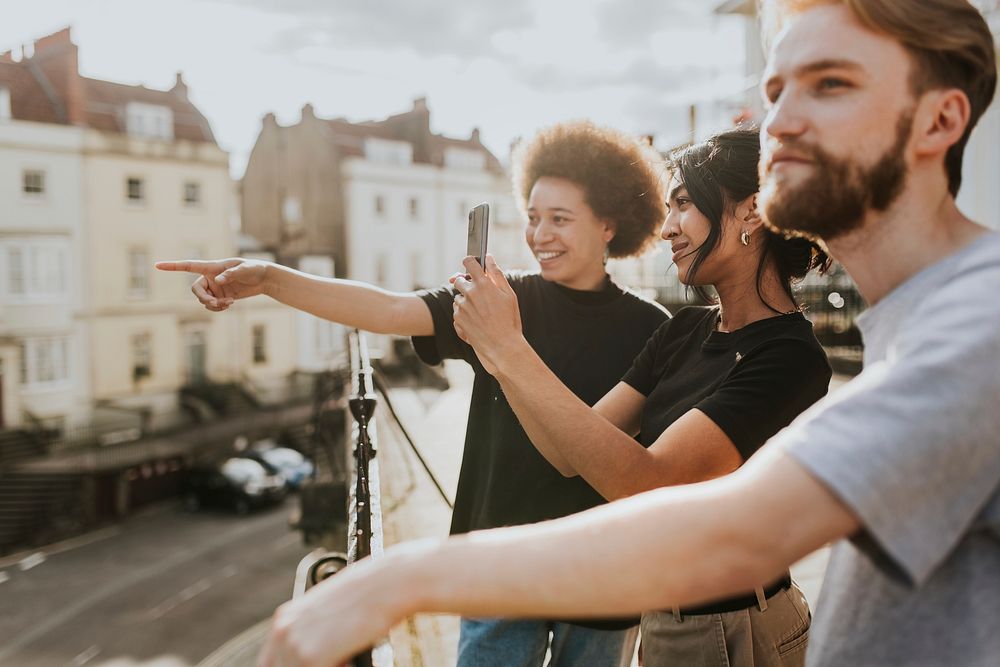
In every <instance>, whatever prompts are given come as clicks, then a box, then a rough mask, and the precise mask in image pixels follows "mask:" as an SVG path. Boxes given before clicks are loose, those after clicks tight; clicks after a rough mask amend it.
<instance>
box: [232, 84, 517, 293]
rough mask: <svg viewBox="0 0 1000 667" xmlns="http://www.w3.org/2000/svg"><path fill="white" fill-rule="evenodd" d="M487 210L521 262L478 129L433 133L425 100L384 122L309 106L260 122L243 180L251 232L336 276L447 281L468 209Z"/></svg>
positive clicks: (495, 236)
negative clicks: (283, 118)
mask: <svg viewBox="0 0 1000 667" xmlns="http://www.w3.org/2000/svg"><path fill="white" fill-rule="evenodd" d="M482 201H485V202H487V203H489V204H490V207H491V221H492V229H491V248H492V249H493V250H494V251H495V254H496V255H497V257H498V260H500V261H503V259H506V263H507V264H508V265H511V266H520V265H524V263H525V259H526V251H522V250H521V248H522V247H523V246H524V241H523V238H522V227H521V220H520V215H519V213H518V212H517V210H516V208H515V206H514V203H513V199H512V197H511V194H510V182H509V180H508V177H507V175H506V173H505V171H504V169H503V167H502V165H501V164H500V162H499V161H498V160H497V159H496V157H495V156H493V155H492V154H491V153H490V152H489V150H488V149H487V148H486V147H485V146H483V144H482V143H481V142H480V139H479V132H478V130H474V131H473V132H472V135H471V136H470V138H468V139H454V138H449V137H443V136H441V135H437V134H434V133H432V132H431V130H430V111H429V109H428V107H427V103H426V100H424V99H423V98H421V99H417V100H416V101H415V102H414V104H413V108H412V109H411V110H410V111H407V112H404V113H401V114H397V115H395V116H391V117H389V118H386V119H385V120H380V121H366V122H359V123H354V122H349V121H347V120H344V119H323V118H318V117H317V116H316V115H315V113H314V111H313V108H312V106H311V105H309V104H307V105H305V106H304V107H303V109H302V117H301V120H300V121H299V122H298V123H297V124H295V125H292V126H289V127H282V126H279V125H278V124H277V122H276V121H275V118H274V116H273V115H271V114H268V115H267V116H266V117H265V118H264V122H263V126H262V128H261V132H260V135H259V136H258V138H257V142H256V144H255V146H254V148H253V151H252V153H251V156H250V160H249V162H248V164H247V171H246V175H245V176H244V178H243V211H244V214H243V230H244V231H245V232H246V233H247V234H249V235H250V236H252V237H253V238H255V239H257V241H258V242H259V243H260V244H261V245H262V247H263V248H264V249H267V250H270V251H272V252H274V254H275V255H276V256H277V258H278V259H279V261H281V262H282V263H285V264H289V265H293V266H294V265H296V264H297V263H298V260H299V258H300V257H302V256H304V255H320V256H327V257H330V258H331V259H332V260H333V266H334V268H335V273H336V275H337V276H338V277H349V278H354V279H358V280H365V281H368V282H373V283H376V284H378V285H381V286H383V287H386V288H389V289H394V290H410V289H412V288H413V287H416V286H429V285H437V284H440V283H442V282H443V281H444V280H446V279H447V278H448V276H450V275H451V274H452V273H454V272H455V271H456V270H457V269H458V268H459V267H460V266H461V264H460V263H461V259H462V258H463V257H464V256H465V239H466V232H467V225H468V212H469V209H471V208H472V207H473V206H475V205H476V204H478V203H479V202H482Z"/></svg>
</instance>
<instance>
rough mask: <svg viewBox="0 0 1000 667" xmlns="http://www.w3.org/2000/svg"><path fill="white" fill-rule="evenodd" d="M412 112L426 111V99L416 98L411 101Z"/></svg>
mask: <svg viewBox="0 0 1000 667" xmlns="http://www.w3.org/2000/svg"><path fill="white" fill-rule="evenodd" d="M413 110H414V111H427V98H426V97H418V98H416V99H415V100H413Z"/></svg>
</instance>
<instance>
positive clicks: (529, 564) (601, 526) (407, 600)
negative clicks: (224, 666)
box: [262, 448, 858, 665]
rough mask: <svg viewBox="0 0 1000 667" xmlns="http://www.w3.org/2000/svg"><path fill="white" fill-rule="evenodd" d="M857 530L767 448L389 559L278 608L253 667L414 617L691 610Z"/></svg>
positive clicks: (343, 644)
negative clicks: (636, 490) (720, 472)
mask: <svg viewBox="0 0 1000 667" xmlns="http://www.w3.org/2000/svg"><path fill="white" fill-rule="evenodd" d="M857 526H858V524H857V521H856V519H855V518H854V516H853V515H852V514H851V513H850V512H849V511H848V510H847V509H846V508H845V507H844V506H843V505H842V504H841V503H840V501H838V500H837V499H836V498H835V497H834V496H833V495H832V494H830V493H829V491H827V489H826V487H824V486H823V485H822V484H821V483H819V482H818V481H816V480H815V479H814V478H813V477H811V476H810V475H809V474H808V473H807V472H806V471H805V470H804V469H803V468H801V467H800V466H799V465H798V464H797V463H795V462H794V461H792V460H791V459H790V458H788V457H787V456H785V455H784V454H782V453H780V452H778V451H777V450H775V449H773V448H771V449H765V450H763V451H762V452H761V453H760V454H759V455H758V456H756V457H754V458H753V459H751V461H750V462H748V463H747V464H746V465H745V466H743V467H742V468H741V469H740V470H739V471H737V472H736V473H734V474H733V475H729V476H726V477H724V478H721V479H718V480H713V481H711V482H705V483H703V484H698V485H692V486H685V487H677V488H672V489H660V490H657V491H652V492H650V493H646V494H642V495H639V496H636V497H634V498H630V499H628V500H624V501H621V502H618V503H613V504H610V505H606V506H603V507H599V508H596V509H593V510H590V511H587V512H584V513H582V514H578V515H575V516H572V517H567V518H565V519H558V520H556V521H549V522H545V523H541V524H534V525H531V526H523V527H517V528H507V529H500V530H492V531H483V532H478V533H472V534H470V535H466V536H462V537H460V538H453V539H450V540H447V541H444V542H439V543H426V542H425V543H415V544H410V545H403V546H402V548H396V549H392V550H390V551H389V552H387V554H386V556H385V557H384V558H383V559H382V560H380V561H374V562H373V561H368V562H365V563H362V564H360V565H359V566H357V567H351V568H348V569H347V570H346V571H344V572H342V573H340V574H338V575H337V576H335V577H333V578H332V579H329V580H327V581H326V582H324V583H322V584H320V585H319V586H317V587H316V588H315V589H313V590H312V591H310V592H309V593H308V594H307V595H305V596H304V597H303V598H301V599H299V600H296V601H293V602H291V603H288V604H286V605H284V606H282V607H281V608H280V609H279V610H278V612H277V613H276V614H275V620H274V627H273V629H272V632H271V635H270V637H269V640H268V644H267V646H266V647H265V653H264V658H263V661H262V664H264V665H272V664H277V663H276V657H277V656H281V657H283V658H285V659H291V660H292V663H291V664H329V663H330V662H336V661H341V660H344V659H346V658H347V657H349V656H350V655H352V654H353V653H355V652H357V651H359V650H361V649H362V648H363V647H365V646H366V645H368V644H370V643H371V642H372V641H373V640H374V639H376V638H377V637H379V636H382V635H384V634H385V633H386V632H387V631H388V629H389V628H390V627H391V626H392V625H394V624H395V623H396V622H398V621H401V620H403V619H404V618H406V617H407V616H409V615H412V614H414V613H417V612H443V613H452V614H460V615H462V616H467V617H477V616H503V617H537V618H567V617H574V616H575V617H588V616H589V617H593V616H607V615H617V614H620V615H629V614H635V613H637V612H641V611H645V610H649V609H663V608H667V607H669V606H671V605H693V604H698V603H702V602H706V601H709V600H712V599H719V598H723V597H726V596H730V595H735V594H740V593H744V592H746V591H749V590H751V589H753V587H754V586H757V585H760V583H761V582H764V581H770V580H773V579H774V578H776V577H778V576H779V575H780V574H781V573H782V572H783V571H784V570H785V569H786V568H787V567H788V566H789V564H791V563H793V562H794V561H796V560H798V559H799V558H801V557H803V556H805V555H806V554H808V553H810V552H812V551H814V550H815V549H817V548H819V547H821V546H823V545H824V544H826V543H828V542H830V541H832V540H835V539H838V538H841V537H844V536H847V535H849V534H851V533H853V532H854V531H855V530H856V529H857ZM299 660H301V663H299V662H296V661H299Z"/></svg>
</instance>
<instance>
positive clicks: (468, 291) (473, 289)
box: [452, 255, 527, 375]
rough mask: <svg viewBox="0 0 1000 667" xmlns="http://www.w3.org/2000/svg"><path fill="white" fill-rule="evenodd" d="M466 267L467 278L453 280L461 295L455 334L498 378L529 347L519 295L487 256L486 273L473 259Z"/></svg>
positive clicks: (490, 256) (456, 312)
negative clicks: (523, 325)
mask: <svg viewBox="0 0 1000 667" xmlns="http://www.w3.org/2000/svg"><path fill="white" fill-rule="evenodd" d="M463 265H464V266H465V270H466V271H468V274H467V277H466V276H457V277H455V278H454V279H453V280H452V282H453V284H454V285H455V289H456V290H457V291H458V294H456V295H455V305H454V315H455V332H456V333H457V334H458V335H459V337H460V338H461V339H462V340H464V341H465V342H466V343H468V344H469V345H471V346H472V347H473V348H474V349H475V351H476V355H477V356H478V357H479V360H480V361H481V362H482V364H483V367H484V368H485V369H486V371H487V372H488V373H490V374H491V375H496V374H497V372H498V371H499V370H501V369H502V368H503V366H504V364H505V362H506V360H508V359H510V355H513V354H516V353H517V349H518V346H519V345H522V344H523V345H527V342H526V341H525V340H524V337H523V335H522V334H521V311H520V310H519V309H518V306H517V295H516V294H514V290H513V289H512V288H511V286H510V283H508V282H507V277H506V276H504V274H503V271H501V270H500V267H499V266H497V263H496V261H495V260H494V259H493V256H492V255H487V256H486V269H485V271H484V270H483V267H481V266H479V262H477V261H476V259H475V258H474V257H466V258H465V261H464V262H463Z"/></svg>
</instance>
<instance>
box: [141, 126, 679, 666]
mask: <svg viewBox="0 0 1000 667" xmlns="http://www.w3.org/2000/svg"><path fill="white" fill-rule="evenodd" d="M663 171H664V170H663V160H662V158H661V156H660V155H659V154H657V153H656V152H655V151H654V150H653V149H652V147H650V146H649V145H647V144H646V143H645V142H644V141H642V140H640V139H638V138H636V137H633V136H630V135H627V134H625V133H622V132H619V131H616V130H612V129H609V128H605V127H598V126H597V125H594V124H592V123H589V122H572V123H562V124H559V125H554V126H552V127H549V128H547V129H544V130H542V131H541V132H539V133H538V134H537V135H536V136H535V137H534V138H533V139H531V140H530V141H528V142H526V143H523V144H522V145H521V146H520V147H519V148H518V149H517V150H516V151H515V155H514V159H513V172H514V178H513V182H514V190H515V196H516V197H517V199H518V201H519V204H520V206H521V209H522V210H523V212H524V214H525V217H526V226H525V240H526V241H527V244H528V246H529V247H530V248H531V251H532V253H533V255H534V256H535V258H536V259H537V261H538V264H539V267H540V271H538V272H512V273H509V274H508V276H507V277H508V280H509V281H510V283H511V286H512V288H513V289H514V290H515V292H517V295H518V299H519V303H520V319H521V321H522V322H523V325H524V334H525V337H526V339H527V340H528V341H529V343H530V344H531V346H532V347H533V349H534V350H535V352H536V353H537V354H538V355H539V356H540V357H541V358H542V359H543V360H544V361H545V363H546V364H547V365H548V367H549V368H551V369H552V370H553V371H554V372H555V373H556V374H557V375H558V377H559V379H560V380H561V381H562V382H563V383H564V384H565V385H566V386H567V387H569V389H570V390H571V391H573V393H574V394H575V395H576V396H578V397H579V398H580V399H582V400H584V401H586V402H587V403H588V404H590V405H593V404H594V403H595V402H596V401H597V400H598V399H599V398H600V397H601V396H603V395H604V394H605V393H607V392H608V391H609V390H610V389H611V388H612V387H614V386H615V384H616V383H617V382H618V381H619V380H620V379H621V377H622V375H623V374H624V373H625V372H626V371H627V370H628V368H629V366H630V365H631V363H632V360H633V359H634V358H635V356H636V355H637V354H639V352H640V351H641V350H642V348H643V345H644V344H645V343H646V340H647V339H648V338H649V337H650V336H651V335H652V334H653V332H654V331H656V329H657V328H658V327H659V325H660V324H661V323H663V322H664V321H665V320H666V319H667V318H668V317H669V314H668V313H667V311H666V310H664V309H663V308H662V307H661V306H659V305H658V304H656V303H654V302H652V301H648V300H646V299H644V298H642V297H640V296H639V295H637V294H635V293H633V292H631V291H629V290H627V289H625V288H623V287H621V286H619V285H617V284H615V283H614V282H613V281H612V280H611V278H610V277H609V276H608V274H607V271H606V270H605V264H606V263H607V260H608V258H609V257H630V256H634V255H638V254H640V253H642V252H643V251H645V250H646V249H648V248H649V247H650V246H651V245H652V244H653V243H654V242H655V240H656V234H657V229H658V228H659V226H660V225H661V224H662V223H663V219H664V216H665V213H666V208H665V204H664V183H663V181H662V175H663ZM457 260H458V258H456V264H457ZM157 266H158V268H160V269H163V270H173V271H178V270H182V271H193V272H196V273H200V274H201V276H200V277H199V278H198V280H197V281H195V284H194V285H193V287H192V291H193V292H194V293H195V295H196V296H197V297H198V299H199V300H200V301H201V302H202V303H203V304H204V305H205V306H206V308H208V309H209V310H215V311H221V310H225V309H227V308H228V307H229V306H230V305H231V304H232V303H233V302H234V301H235V300H236V299H241V298H244V297H249V296H253V295H256V294H267V295H269V296H271V297H273V298H275V299H277V300H279V301H281V302H282V303H285V304H287V305H290V306H293V307H295V308H298V309H301V310H304V311H307V312H309V313H312V314H314V315H317V316H319V317H323V318H325V319H328V320H332V321H334V322H340V323H342V324H346V325H348V326H353V327H358V328H361V329H367V330H369V331H374V332H378V333H394V334H398V335H405V336H412V337H413V344H414V347H415V348H416V350H417V353H418V355H419V356H420V357H421V359H423V360H424V361H425V362H427V363H430V364H437V363H440V362H441V361H442V360H443V359H446V358H453V359H463V360H465V361H466V362H468V363H469V364H470V365H471V366H472V367H473V369H474V370H475V381H474V383H473V390H472V399H471V404H470V408H469V418H468V424H467V426H466V438H465V450H464V454H463V458H462V467H461V472H460V473H459V479H458V489H457V491H456V495H455V509H454V513H453V516H452V523H451V532H452V534H459V533H468V532H471V531H475V530H482V529H487V528H496V527H500V526H512V525H523V524H528V523H535V522H538V521H544V520H547V519H553V518H556V517H562V516H567V515H569V514H573V513H576V512H580V511H582V510H585V509H588V508H590V507H593V506H595V505H598V504H601V503H603V502H605V501H604V499H603V498H602V497H601V495H600V494H599V493H597V492H596V491H595V490H594V489H593V488H591V486H590V485H589V484H588V483H587V482H585V481H583V480H582V479H580V478H579V477H577V478H567V477H564V476H563V475H562V474H561V473H560V472H559V471H558V470H557V469H556V468H555V467H554V466H553V465H551V464H550V463H549V462H548V461H546V460H545V458H544V457H543V456H541V455H540V454H539V453H538V451H537V450H536V449H535V448H534V446H532V444H531V441H530V440H529V439H528V436H527V435H526V434H525V432H524V429H523V428H522V427H521V424H520V423H519V422H518V419H517V417H516V416H515V415H514V412H513V410H512V409H511V407H510V405H509V404H508V403H507V400H506V398H505V396H504V394H503V392H502V391H501V390H500V386H499V384H498V383H497V381H496V380H495V379H494V378H493V376H492V375H490V374H489V373H488V372H487V371H486V370H485V369H484V368H483V365H482V364H481V363H480V362H479V360H478V358H477V357H476V354H475V352H474V351H473V349H472V348H471V347H470V346H469V345H467V344H466V343H464V342H463V341H462V340H461V339H460V338H459V337H458V335H457V334H456V332H455V327H454V323H453V320H452V310H453V305H454V302H455V297H456V292H455V290H454V288H453V287H452V286H451V285H444V286H442V287H439V288H436V289H431V290H421V291H417V292H413V293H405V294H404V293H393V292H387V291H385V290H382V289H379V288H378V287H375V286H372V285H367V284H364V283H359V282H355V281H347V280H339V279H328V278H319V277H316V276H310V275H308V274H304V273H301V272H298V271H294V270H292V269H289V268H286V267H283V266H279V265H277V264H273V263H269V262H261V261H256V260H243V259H232V260H224V261H215V262H194V261H189V262H162V263H160V264H158V265H157ZM456 268H457V267H456ZM637 623H638V619H632V620H627V621H624V622H623V621H605V622H601V621H595V622H591V623H587V624H585V625H581V624H577V623H569V622H560V621H558V620H515V621H511V620H499V619H462V622H461V629H460V638H459V650H458V664H459V665H460V667H489V666H496V667H522V666H523V667H541V666H542V664H543V663H544V661H545V656H546V653H550V655H551V658H550V661H549V662H548V663H547V664H549V665H552V666H553V667H569V666H571V665H589V666H593V667H602V666H605V665H606V666H608V667H618V665H621V664H625V665H628V664H629V663H630V661H631V657H632V652H633V648H634V645H635V637H636V635H637V630H638V628H637Z"/></svg>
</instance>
